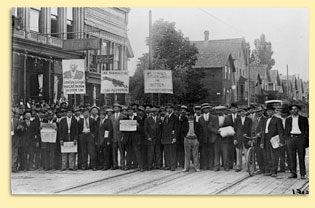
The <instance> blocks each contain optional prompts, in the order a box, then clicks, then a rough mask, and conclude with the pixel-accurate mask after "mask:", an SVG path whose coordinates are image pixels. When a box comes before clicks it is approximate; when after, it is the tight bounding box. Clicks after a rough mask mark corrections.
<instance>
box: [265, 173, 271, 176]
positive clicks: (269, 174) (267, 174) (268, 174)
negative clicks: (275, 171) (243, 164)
mask: <svg viewBox="0 0 315 208" xmlns="http://www.w3.org/2000/svg"><path fill="white" fill-rule="evenodd" d="M271 175H272V174H271V173H265V174H264V176H271Z"/></svg>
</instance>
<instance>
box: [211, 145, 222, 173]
mask: <svg viewBox="0 0 315 208" xmlns="http://www.w3.org/2000/svg"><path fill="white" fill-rule="evenodd" d="M213 145H214V168H215V169H220V166H221V165H220V153H221V151H220V150H221V148H220V146H221V141H220V140H219V139H217V140H216V141H215V143H214V144H213Z"/></svg>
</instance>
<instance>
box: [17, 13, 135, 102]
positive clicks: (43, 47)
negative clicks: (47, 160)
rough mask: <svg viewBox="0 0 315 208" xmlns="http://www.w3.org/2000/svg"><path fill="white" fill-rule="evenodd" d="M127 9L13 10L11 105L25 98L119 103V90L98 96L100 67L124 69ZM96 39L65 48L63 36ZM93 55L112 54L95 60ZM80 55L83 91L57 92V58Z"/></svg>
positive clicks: (127, 47) (59, 86) (128, 52)
mask: <svg viewBox="0 0 315 208" xmlns="http://www.w3.org/2000/svg"><path fill="white" fill-rule="evenodd" d="M129 11H130V9H129V8H71V7H68V8H39V7H36V8H35V7H34V8H33V7H32V8H13V9H12V103H16V102H20V101H21V99H23V100H24V101H25V99H28V98H31V99H35V100H45V101H46V102H48V103H54V102H57V101H58V100H59V99H60V98H62V97H65V98H67V99H68V102H69V103H70V104H77V105H78V104H87V103H89V104H91V105H95V104H96V105H104V104H108V105H111V104H113V102H115V101H118V102H121V103H125V96H124V94H117V95H113V94H101V93H100V73H101V71H102V70H128V64H127V63H128V59H129V58H132V57H133V52H132V48H131V45H130V42H129V39H128V35H127V25H128V14H129ZM90 38H98V39H100V42H101V44H100V47H99V48H97V49H95V50H83V51H82V50H81V51H76V50H66V49H64V47H63V46H64V45H63V44H64V41H65V40H69V39H90ZM95 55H113V57H114V58H113V63H112V64H97V63H96V60H95V59H96V56H95ZM64 59H85V68H86V73H85V77H86V94H84V95H63V92H62V64H61V63H62V60H64Z"/></svg>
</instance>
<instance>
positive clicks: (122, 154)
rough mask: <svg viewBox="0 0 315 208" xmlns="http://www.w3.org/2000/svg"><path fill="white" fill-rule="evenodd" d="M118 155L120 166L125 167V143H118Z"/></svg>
mask: <svg viewBox="0 0 315 208" xmlns="http://www.w3.org/2000/svg"><path fill="white" fill-rule="evenodd" d="M118 149H119V155H120V166H121V168H125V165H126V164H125V163H126V157H125V149H126V148H125V145H123V144H122V143H120V142H119V143H118Z"/></svg>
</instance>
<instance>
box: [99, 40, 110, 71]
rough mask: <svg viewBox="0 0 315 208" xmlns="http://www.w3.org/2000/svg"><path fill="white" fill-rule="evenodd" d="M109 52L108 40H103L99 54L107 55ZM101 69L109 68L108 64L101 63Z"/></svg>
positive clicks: (106, 69)
mask: <svg viewBox="0 0 315 208" xmlns="http://www.w3.org/2000/svg"><path fill="white" fill-rule="evenodd" d="M109 53H110V42H109V41H106V40H103V42H102V49H101V54H102V55H109ZM101 70H102V71H108V70H110V64H101Z"/></svg>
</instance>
